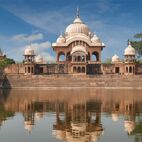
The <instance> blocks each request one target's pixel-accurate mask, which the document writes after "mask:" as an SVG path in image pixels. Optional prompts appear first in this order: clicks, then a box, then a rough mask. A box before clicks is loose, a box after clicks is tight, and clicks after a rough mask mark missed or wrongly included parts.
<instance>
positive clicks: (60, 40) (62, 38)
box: [56, 34, 66, 43]
mask: <svg viewBox="0 0 142 142" xmlns="http://www.w3.org/2000/svg"><path fill="white" fill-rule="evenodd" d="M65 41H66V40H65V38H64V37H63V36H62V34H61V35H60V36H59V37H58V38H57V40H56V43H65Z"/></svg>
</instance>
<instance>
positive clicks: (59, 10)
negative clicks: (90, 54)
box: [0, 0, 142, 62]
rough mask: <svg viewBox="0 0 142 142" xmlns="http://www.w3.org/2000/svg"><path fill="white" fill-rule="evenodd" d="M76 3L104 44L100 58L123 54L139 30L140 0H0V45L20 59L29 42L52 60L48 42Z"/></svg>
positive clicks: (70, 15) (141, 29)
mask: <svg viewBox="0 0 142 142" xmlns="http://www.w3.org/2000/svg"><path fill="white" fill-rule="evenodd" d="M77 7H79V10H80V17H81V19H82V20H83V22H84V23H85V24H87V25H88V27H89V29H90V31H91V32H93V33H95V34H96V35H97V36H98V37H99V38H100V39H101V41H102V42H104V43H105V45H106V47H105V49H104V50H103V52H102V60H106V59H107V58H111V57H112V56H113V55H114V54H117V55H118V56H119V57H120V58H123V54H124V49H125V48H126V47H127V41H128V39H133V36H134V34H136V33H140V32H142V18H141V14H142V8H141V7H142V1H141V0H137V1H136V0H0V19H1V20H0V48H1V49H2V50H3V51H4V52H5V53H6V54H7V56H8V57H9V58H13V59H15V60H16V61H22V60H23V58H24V57H23V53H24V49H25V48H26V47H27V46H28V45H29V42H31V45H32V47H33V48H34V49H35V52H36V55H38V54H40V55H42V56H43V57H44V59H45V60H46V61H49V62H51V61H54V60H55V56H56V55H55V52H54V51H53V50H52V48H51V44H52V43H53V42H55V41H56V39H57V38H58V36H59V35H60V33H61V32H63V33H64V31H65V29H66V27H67V26H68V25H69V24H71V23H72V22H73V20H74V19H75V16H76V8H77ZM33 35H34V36H33Z"/></svg>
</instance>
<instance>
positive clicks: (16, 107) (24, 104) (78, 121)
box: [0, 88, 142, 142]
mask: <svg viewBox="0 0 142 142" xmlns="http://www.w3.org/2000/svg"><path fill="white" fill-rule="evenodd" d="M0 142H142V90H135V89H129V90H128V89H124V90H123V89H117V90H116V89H92V88H91V89H85V88H84V89H82V88H81V89H80V88H76V89H48V90H40V89H36V90H28V89H25V90H20V89H19V90H18V89H17V90H16V89H15V90H14V89H12V90H0Z"/></svg>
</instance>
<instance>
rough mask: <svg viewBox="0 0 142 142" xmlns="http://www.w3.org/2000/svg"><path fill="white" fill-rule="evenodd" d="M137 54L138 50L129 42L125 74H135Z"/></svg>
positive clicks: (126, 50) (126, 52) (125, 60)
mask: <svg viewBox="0 0 142 142" xmlns="http://www.w3.org/2000/svg"><path fill="white" fill-rule="evenodd" d="M135 55H136V51H135V49H134V48H133V47H132V46H131V43H130V42H129V43H128V47H127V48H126V49H125V51H124V64H125V74H126V75H133V74H135V61H136V59H135Z"/></svg>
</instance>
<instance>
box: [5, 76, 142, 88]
mask: <svg viewBox="0 0 142 142" xmlns="http://www.w3.org/2000/svg"><path fill="white" fill-rule="evenodd" d="M3 87H4V88H38V87H41V88H48V87H49V88H50V87H62V88H64V87H83V88H85V87H110V88H112V87H115V88H117V87H132V88H135V87H136V88H142V75H132V76H126V75H112V74H111V75H71V74H54V75H16V74H15V75H14V74H11V75H7V76H6V77H5V80H4V82H3Z"/></svg>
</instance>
